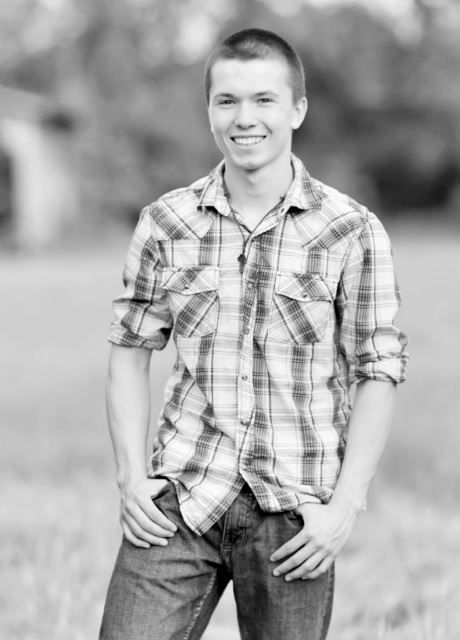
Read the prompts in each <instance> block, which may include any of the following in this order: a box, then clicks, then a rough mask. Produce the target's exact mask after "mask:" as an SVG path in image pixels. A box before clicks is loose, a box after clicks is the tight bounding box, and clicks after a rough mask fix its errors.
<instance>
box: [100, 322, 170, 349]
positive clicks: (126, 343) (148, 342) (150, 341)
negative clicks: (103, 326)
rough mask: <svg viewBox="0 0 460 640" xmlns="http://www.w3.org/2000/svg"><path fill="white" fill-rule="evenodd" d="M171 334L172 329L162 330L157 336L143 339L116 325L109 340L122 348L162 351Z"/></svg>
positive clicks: (111, 330) (112, 328)
mask: <svg viewBox="0 0 460 640" xmlns="http://www.w3.org/2000/svg"><path fill="white" fill-rule="evenodd" d="M170 334H171V329H160V330H159V331H158V332H157V333H156V334H155V335H152V336H149V338H143V337H142V336H139V335H137V334H135V333H132V332H131V331H129V329H126V328H125V327H122V326H121V325H119V324H116V325H112V327H111V329H110V332H109V335H108V337H107V339H108V341H109V342H111V343H112V344H117V345H119V346H121V347H144V348H146V349H154V350H155V351H161V350H162V349H164V348H165V347H166V345H167V344H168V340H169V336H170Z"/></svg>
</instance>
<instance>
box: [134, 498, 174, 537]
mask: <svg viewBox="0 0 460 640" xmlns="http://www.w3.org/2000/svg"><path fill="white" fill-rule="evenodd" d="M128 513H129V515H131V517H132V518H134V520H135V521H136V522H137V524H138V525H139V526H140V527H141V529H143V530H144V531H145V532H147V533H150V534H152V535H154V536H159V537H160V538H171V537H172V536H173V535H174V533H173V532H172V531H169V530H168V529H164V528H163V527H160V525H158V524H157V523H156V522H154V521H153V520H151V519H150V518H149V517H147V515H146V514H145V513H144V511H142V509H141V508H140V507H139V506H137V505H136V507H135V509H134V510H132V511H128Z"/></svg>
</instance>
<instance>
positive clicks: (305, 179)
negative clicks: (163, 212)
mask: <svg viewBox="0 0 460 640" xmlns="http://www.w3.org/2000/svg"><path fill="white" fill-rule="evenodd" d="M291 162H292V166H293V169H294V178H293V180H292V182H291V186H290V187H289V189H288V191H287V193H286V196H285V198H284V204H283V207H282V208H283V210H284V211H288V210H289V209H291V207H292V208H294V209H297V210H299V211H305V210H307V209H319V208H320V207H321V202H322V200H323V194H322V191H321V189H320V187H319V186H318V185H317V183H316V182H315V181H314V180H313V179H312V178H311V176H310V174H309V173H308V171H307V170H306V169H305V167H304V165H303V162H302V161H301V160H300V159H299V158H297V156H295V155H294V154H291ZM224 167H225V162H224V160H222V161H221V162H220V163H219V164H218V165H217V167H215V168H214V169H213V170H212V171H211V173H210V174H209V176H208V179H207V181H206V183H205V185H204V187H203V191H202V194H201V197H200V201H199V203H198V206H199V207H202V208H204V207H213V208H214V209H216V211H218V212H219V213H221V214H223V215H224V216H228V215H229V214H230V212H231V207H230V203H229V201H228V198H227V195H226V192H225V185H224V179H223V172H224Z"/></svg>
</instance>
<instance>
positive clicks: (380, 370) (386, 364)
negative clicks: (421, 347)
mask: <svg viewBox="0 0 460 640" xmlns="http://www.w3.org/2000/svg"><path fill="white" fill-rule="evenodd" d="M407 361H408V356H406V355H402V356H399V357H398V358H382V359H381V360H377V361H375V362H364V363H362V364H359V365H354V364H353V365H351V366H350V369H349V372H348V377H349V382H350V384H353V383H354V382H362V381H363V380H379V381H380V382H396V383H397V384H399V383H401V382H404V381H405V379H406V369H407Z"/></svg>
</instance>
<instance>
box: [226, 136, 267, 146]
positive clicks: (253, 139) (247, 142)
mask: <svg viewBox="0 0 460 640" xmlns="http://www.w3.org/2000/svg"><path fill="white" fill-rule="evenodd" d="M263 139H264V137H263V136H257V137H256V136H253V137H251V138H233V140H234V141H235V142H236V144H241V145H243V146H245V145H246V146H249V145H251V144H258V143H259V142H262V140H263Z"/></svg>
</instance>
